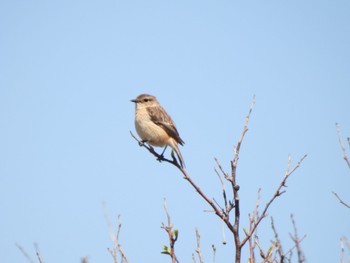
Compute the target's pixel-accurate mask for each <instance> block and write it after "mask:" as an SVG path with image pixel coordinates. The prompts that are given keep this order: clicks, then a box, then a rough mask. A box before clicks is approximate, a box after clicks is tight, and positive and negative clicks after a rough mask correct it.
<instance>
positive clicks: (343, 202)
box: [332, 191, 350, 208]
mask: <svg viewBox="0 0 350 263" xmlns="http://www.w3.org/2000/svg"><path fill="white" fill-rule="evenodd" d="M332 193H333V194H334V195H335V197H336V198H337V199H338V200H339V202H340V203H341V204H343V205H345V206H346V207H347V208H350V205H349V204H348V203H346V202H345V201H344V200H343V199H341V198H340V196H339V195H338V194H337V193H336V192H333V191H332Z"/></svg>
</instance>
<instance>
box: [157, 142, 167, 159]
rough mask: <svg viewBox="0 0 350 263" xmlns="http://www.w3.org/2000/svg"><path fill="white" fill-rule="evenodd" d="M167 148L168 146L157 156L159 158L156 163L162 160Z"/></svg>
mask: <svg viewBox="0 0 350 263" xmlns="http://www.w3.org/2000/svg"><path fill="white" fill-rule="evenodd" d="M167 147H168V145H165V147H164V150H163V152H162V153H161V154H160V155H159V157H158V159H157V160H158V161H161V160H162V159H163V158H164V153H165V150H166V148H167Z"/></svg>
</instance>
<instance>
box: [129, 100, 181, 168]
mask: <svg viewBox="0 0 350 263" xmlns="http://www.w3.org/2000/svg"><path fill="white" fill-rule="evenodd" d="M131 101H132V102H135V104H136V105H135V106H136V107H135V128H136V131H137V133H138V135H139V136H140V137H141V139H142V142H147V143H148V144H150V145H153V146H158V147H163V146H165V148H164V151H163V153H162V154H161V155H163V154H164V152H165V150H166V147H167V146H168V145H169V146H170V147H171V148H172V149H173V150H174V151H175V152H176V154H177V156H178V158H179V161H180V165H181V167H182V168H184V167H185V162H184V160H183V158H182V155H181V152H180V149H179V147H178V144H181V145H184V143H185V142H184V141H183V140H182V139H181V138H180V135H179V132H178V131H177V129H176V125H175V123H174V121H173V120H172V119H171V117H170V116H169V114H168V113H167V112H166V111H165V110H164V108H163V107H162V106H161V105H160V104H159V102H158V101H157V98H156V97H154V96H152V95H148V94H141V95H139V96H138V97H137V98H136V99H134V100H131Z"/></svg>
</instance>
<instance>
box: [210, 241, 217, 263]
mask: <svg viewBox="0 0 350 263" xmlns="http://www.w3.org/2000/svg"><path fill="white" fill-rule="evenodd" d="M211 248H212V249H213V263H215V258H216V247H215V245H214V244H213V245H211Z"/></svg>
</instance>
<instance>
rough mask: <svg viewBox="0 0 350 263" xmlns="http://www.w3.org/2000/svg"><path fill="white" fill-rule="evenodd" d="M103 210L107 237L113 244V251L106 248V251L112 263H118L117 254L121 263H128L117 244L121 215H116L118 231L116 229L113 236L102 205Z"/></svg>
mask: <svg viewBox="0 0 350 263" xmlns="http://www.w3.org/2000/svg"><path fill="white" fill-rule="evenodd" d="M103 210H104V216H105V220H106V223H107V226H108V232H109V236H110V239H111V240H112V242H113V249H110V248H107V250H108V252H109V253H110V254H111V256H112V258H113V262H114V263H118V253H119V254H120V258H121V259H120V261H121V263H123V262H125V263H129V260H128V258H127V257H126V255H125V253H124V251H123V249H122V246H121V244H120V243H119V234H120V230H121V227H122V222H121V215H118V229H117V233H116V234H114V231H113V226H112V223H111V220H110V218H109V215H108V211H107V208H106V206H105V204H103Z"/></svg>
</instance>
